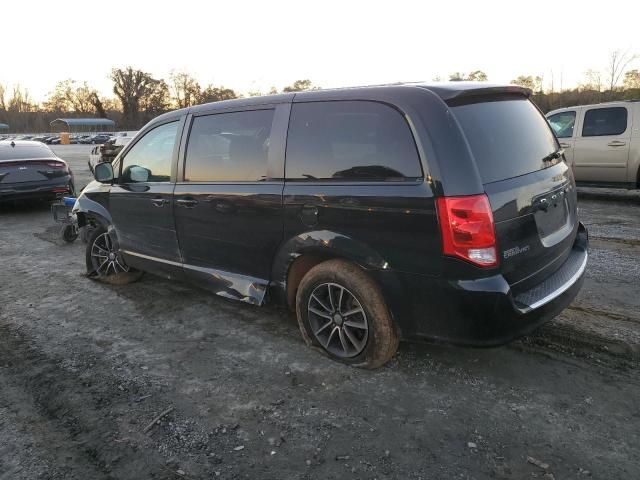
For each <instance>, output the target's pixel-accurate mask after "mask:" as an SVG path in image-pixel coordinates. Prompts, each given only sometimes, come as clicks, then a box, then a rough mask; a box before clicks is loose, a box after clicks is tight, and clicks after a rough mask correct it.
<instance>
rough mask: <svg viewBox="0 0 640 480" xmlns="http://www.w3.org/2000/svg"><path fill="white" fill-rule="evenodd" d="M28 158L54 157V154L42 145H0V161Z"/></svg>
mask: <svg viewBox="0 0 640 480" xmlns="http://www.w3.org/2000/svg"><path fill="white" fill-rule="evenodd" d="M30 158H35V159H40V158H55V155H54V154H53V152H52V151H51V150H49V149H48V148H47V147H45V146H44V145H28V146H27V145H16V146H15V147H12V146H11V144H6V145H0V161H2V160H27V159H30Z"/></svg>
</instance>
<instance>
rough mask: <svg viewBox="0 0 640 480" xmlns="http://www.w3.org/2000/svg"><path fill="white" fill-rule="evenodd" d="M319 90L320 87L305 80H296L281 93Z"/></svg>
mask: <svg viewBox="0 0 640 480" xmlns="http://www.w3.org/2000/svg"><path fill="white" fill-rule="evenodd" d="M319 88H320V87H316V86H314V85H313V83H312V82H311V80H309V79H305V80H296V81H295V82H293V83H292V84H291V85H289V86H286V87H284V88H283V89H282V91H283V92H302V91H304V90H318V89H319ZM272 90H273V89H272ZM269 93H271V92H269Z"/></svg>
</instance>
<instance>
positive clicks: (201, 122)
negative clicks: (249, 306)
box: [174, 105, 288, 304]
mask: <svg viewBox="0 0 640 480" xmlns="http://www.w3.org/2000/svg"><path fill="white" fill-rule="evenodd" d="M276 112H279V113H278V114H276ZM287 115H288V105H287V106H280V107H277V108H276V107H269V106H266V107H261V108H260V109H254V110H244V111H234V112H224V113H216V112H209V113H208V114H200V115H198V116H194V117H193V121H192V124H191V130H190V133H189V137H188V138H189V140H188V143H187V145H186V153H185V156H184V169H183V171H182V172H181V173H180V175H181V178H182V181H179V182H178V183H177V184H176V189H175V196H174V198H175V203H174V212H175V219H176V229H177V232H178V240H179V242H180V248H181V251H182V256H183V260H184V270H185V275H187V276H188V277H190V278H192V279H193V280H196V281H198V282H199V283H200V284H201V285H203V286H205V287H208V288H209V289H211V290H213V291H214V292H215V293H217V294H219V295H222V296H227V297H231V298H235V299H239V300H244V301H247V302H249V303H257V304H259V303H261V302H262V300H263V297H264V293H265V290H266V286H267V284H268V282H269V277H270V272H271V263H272V260H273V256H274V254H275V251H276V249H277V247H278V245H279V244H280V242H281V241H282V189H283V178H282V177H283V174H284V147H283V143H284V136H285V135H284V133H285V129H286V120H287V118H288V117H287ZM274 132H278V133H274Z"/></svg>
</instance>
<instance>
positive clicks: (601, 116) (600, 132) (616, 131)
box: [582, 107, 627, 137]
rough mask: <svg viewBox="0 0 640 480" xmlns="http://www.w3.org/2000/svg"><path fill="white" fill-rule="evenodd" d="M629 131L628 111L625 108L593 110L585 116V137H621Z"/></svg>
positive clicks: (583, 130)
mask: <svg viewBox="0 0 640 480" xmlns="http://www.w3.org/2000/svg"><path fill="white" fill-rule="evenodd" d="M626 129H627V109H626V108H624V107H612V108H592V109H591V110H587V112H586V113H585V115H584V126H583V127H582V136H583V137H601V136H605V135H620V134H622V133H624V132H625V130H626Z"/></svg>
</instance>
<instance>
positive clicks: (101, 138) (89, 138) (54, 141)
mask: <svg viewBox="0 0 640 480" xmlns="http://www.w3.org/2000/svg"><path fill="white" fill-rule="evenodd" d="M111 138H113V135H112V134H110V133H98V134H91V135H90V134H77V135H70V136H69V143H71V144H72V145H76V144H85V145H91V144H94V145H99V144H103V143H106V142H108V141H109V140H110V139H111ZM0 140H32V141H36V142H42V143H46V144H47V145H58V144H60V141H61V137H60V135H59V134H51V135H6V136H3V137H0Z"/></svg>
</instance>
